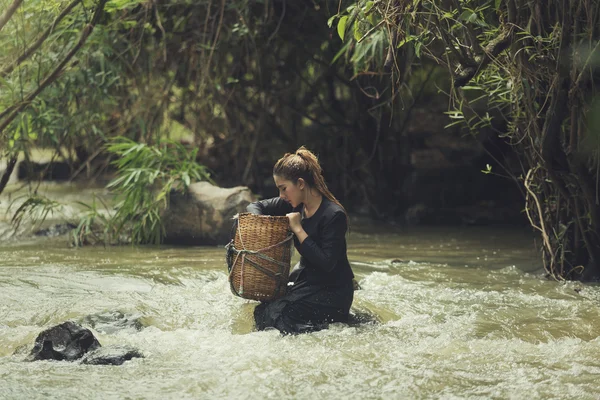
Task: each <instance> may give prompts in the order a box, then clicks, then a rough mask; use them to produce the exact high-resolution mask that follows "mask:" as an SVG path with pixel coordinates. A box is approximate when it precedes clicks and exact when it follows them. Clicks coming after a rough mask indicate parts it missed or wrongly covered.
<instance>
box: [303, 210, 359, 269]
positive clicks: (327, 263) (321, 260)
mask: <svg viewBox="0 0 600 400" xmlns="http://www.w3.org/2000/svg"><path fill="white" fill-rule="evenodd" d="M347 227H348V222H347V221H346V214H344V213H343V212H341V211H340V212H337V213H335V214H334V216H333V217H332V218H331V220H330V221H329V222H328V223H327V224H326V225H325V227H324V228H323V232H322V235H321V237H322V240H321V243H316V242H315V241H314V240H312V238H311V237H310V236H307V235H306V232H304V230H302V232H298V234H296V235H297V236H304V240H303V241H302V243H301V244H300V247H299V248H298V252H299V253H300V254H301V255H302V256H303V257H306V259H307V260H308V261H309V262H310V263H311V264H313V265H316V266H317V267H318V268H321V269H323V270H325V271H327V272H329V271H331V270H333V269H334V268H335V266H336V265H337V263H338V261H339V260H340V259H341V258H342V257H343V256H344V254H343V251H344V242H345V240H346V238H345V236H346V230H347ZM305 235H306V236H305Z"/></svg>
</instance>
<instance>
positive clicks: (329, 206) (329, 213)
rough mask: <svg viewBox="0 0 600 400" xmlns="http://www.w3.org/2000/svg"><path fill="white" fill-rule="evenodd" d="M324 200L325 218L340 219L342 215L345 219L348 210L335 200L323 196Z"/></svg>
mask: <svg viewBox="0 0 600 400" xmlns="http://www.w3.org/2000/svg"><path fill="white" fill-rule="evenodd" d="M323 202H324V204H323V206H324V207H323V208H324V209H323V214H322V215H323V217H325V219H327V220H332V219H339V218H341V217H342V216H343V217H344V219H345V218H346V212H345V211H344V209H343V208H342V207H341V206H340V205H339V204H336V203H334V202H333V201H331V200H329V199H326V198H325V197H323Z"/></svg>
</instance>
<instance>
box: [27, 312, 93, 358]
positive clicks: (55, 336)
mask: <svg viewBox="0 0 600 400" xmlns="http://www.w3.org/2000/svg"><path fill="white" fill-rule="evenodd" d="M100 346H101V345H100V342H98V340H97V339H96V337H95V336H94V334H93V333H92V331H90V330H89V329H86V328H83V327H82V326H79V325H77V324H76V323H74V322H71V321H67V322H63V323H62V324H60V325H57V326H54V327H52V328H49V329H46V330H45V331H43V332H42V333H40V334H39V335H38V337H37V338H36V339H35V345H34V346H33V349H32V350H31V353H30V354H29V357H28V360H29V361H37V360H66V361H74V360H77V359H79V358H81V357H83V355H84V354H85V353H87V352H88V351H92V350H95V349H97V348H99V347H100Z"/></svg>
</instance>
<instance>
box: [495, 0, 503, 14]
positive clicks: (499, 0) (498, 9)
mask: <svg viewBox="0 0 600 400" xmlns="http://www.w3.org/2000/svg"><path fill="white" fill-rule="evenodd" d="M501 5H502V0H496V11H500V6H501Z"/></svg>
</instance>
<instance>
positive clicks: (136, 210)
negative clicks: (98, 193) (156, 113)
mask: <svg viewBox="0 0 600 400" xmlns="http://www.w3.org/2000/svg"><path fill="white" fill-rule="evenodd" d="M108 151H109V152H110V153H112V154H114V155H115V156H117V158H116V160H115V161H114V164H115V165H116V166H117V170H118V174H117V177H116V178H115V179H113V180H112V181H111V182H110V183H109V184H108V186H107V187H108V188H109V189H111V190H112V191H113V192H114V193H115V195H116V198H117V200H118V203H117V204H116V206H115V210H116V211H115V213H114V214H113V215H110V214H108V215H107V214H101V213H100V212H99V211H98V209H97V207H96V204H95V203H94V204H92V205H91V206H87V208H89V211H88V212H87V213H86V214H85V216H84V217H83V218H82V220H81V221H80V223H79V225H78V227H77V229H76V230H75V232H74V241H75V244H77V245H80V244H82V243H86V242H92V241H94V240H95V241H99V239H100V238H102V241H103V242H104V243H108V242H118V241H119V238H118V236H117V235H119V234H121V233H122V232H124V231H128V232H129V231H130V232H131V233H130V236H129V239H130V240H131V242H132V243H134V244H144V243H154V244H159V243H161V241H162V239H163V238H164V234H165V231H164V226H163V223H162V221H161V213H162V211H163V210H165V209H166V208H167V206H168V204H169V196H170V194H171V191H172V190H176V191H180V192H185V191H187V190H188V188H189V186H190V184H191V183H193V182H196V181H202V180H209V181H210V174H209V172H208V171H207V169H206V168H205V167H204V166H202V165H200V164H198V163H197V162H196V156H197V152H198V149H193V150H192V151H188V149H186V148H185V147H184V146H183V145H181V144H180V143H176V142H172V141H162V142H160V143H158V144H156V145H154V146H149V145H147V144H144V143H136V142H134V141H132V140H130V139H127V138H124V137H118V138H116V139H114V140H113V141H112V142H111V144H110V145H109V146H108ZM96 224H99V225H100V226H102V227H103V228H102V229H103V232H102V235H100V234H98V233H96V231H95V229H94V227H95V225H96Z"/></svg>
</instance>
